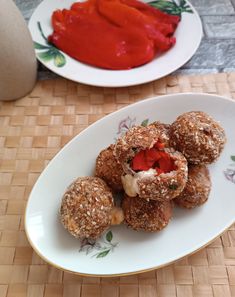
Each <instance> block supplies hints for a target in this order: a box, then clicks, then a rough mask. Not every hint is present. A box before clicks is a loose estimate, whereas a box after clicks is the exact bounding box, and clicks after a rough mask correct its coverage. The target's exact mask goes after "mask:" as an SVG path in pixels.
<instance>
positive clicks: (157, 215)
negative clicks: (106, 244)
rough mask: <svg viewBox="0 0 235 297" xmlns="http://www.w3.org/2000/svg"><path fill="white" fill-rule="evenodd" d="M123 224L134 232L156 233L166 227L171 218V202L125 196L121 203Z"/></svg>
mask: <svg viewBox="0 0 235 297" xmlns="http://www.w3.org/2000/svg"><path fill="white" fill-rule="evenodd" d="M122 209H123V212H124V220H125V223H126V224H127V225H128V226H130V227H131V228H132V229H134V230H137V231H139V230H142V231H149V232H156V231H160V230H162V229H163V228H164V227H166V226H167V224H168V223H169V221H170V219H171V217H172V209H173V203H172V202H168V201H165V202H159V201H153V200H149V201H147V200H145V199H142V198H139V197H135V198H132V197H129V196H127V195H125V197H124V199H123V202H122Z"/></svg>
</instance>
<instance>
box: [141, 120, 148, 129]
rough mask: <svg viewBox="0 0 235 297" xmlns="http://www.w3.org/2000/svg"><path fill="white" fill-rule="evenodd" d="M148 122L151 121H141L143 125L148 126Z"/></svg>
mask: <svg viewBox="0 0 235 297" xmlns="http://www.w3.org/2000/svg"><path fill="white" fill-rule="evenodd" d="M148 122H149V119H145V120H143V122H142V123H141V126H143V127H146V126H148Z"/></svg>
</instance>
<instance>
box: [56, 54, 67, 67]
mask: <svg viewBox="0 0 235 297" xmlns="http://www.w3.org/2000/svg"><path fill="white" fill-rule="evenodd" d="M54 64H55V66H57V67H63V66H64V65H65V64H66V59H65V56H64V55H63V54H61V53H60V52H59V51H58V52H57V53H56V55H55V58H54Z"/></svg>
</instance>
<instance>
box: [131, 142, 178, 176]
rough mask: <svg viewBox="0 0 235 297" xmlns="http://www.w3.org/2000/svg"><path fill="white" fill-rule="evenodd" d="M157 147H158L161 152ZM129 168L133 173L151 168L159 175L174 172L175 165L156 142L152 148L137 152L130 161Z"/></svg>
mask: <svg viewBox="0 0 235 297" xmlns="http://www.w3.org/2000/svg"><path fill="white" fill-rule="evenodd" d="M157 146H160V147H161V150H159V149H158V148H157ZM131 168H132V169H133V170H135V171H147V170H149V169H150V168H153V169H155V170H156V172H157V174H161V173H168V172H171V171H172V170H175V165H174V161H173V160H172V159H171V158H170V156H169V155H168V154H167V153H166V152H164V151H163V150H162V144H161V143H160V142H157V143H156V144H155V145H154V147H153V148H151V149H146V150H141V151H139V152H138V153H137V154H136V155H135V156H134V158H133V159H132V162H131Z"/></svg>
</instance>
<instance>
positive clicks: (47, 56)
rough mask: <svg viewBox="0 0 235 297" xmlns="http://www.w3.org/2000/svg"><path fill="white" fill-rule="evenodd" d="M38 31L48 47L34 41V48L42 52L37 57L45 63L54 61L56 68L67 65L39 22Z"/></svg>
mask: <svg viewBox="0 0 235 297" xmlns="http://www.w3.org/2000/svg"><path fill="white" fill-rule="evenodd" d="M37 26H38V30H39V31H40V33H41V36H42V38H43V39H44V40H45V43H46V45H43V44H41V43H38V42H35V41H34V48H35V49H36V50H40V52H39V53H37V56H38V57H39V58H40V59H42V60H43V61H44V62H49V61H52V60H53V61H54V65H55V66H56V67H63V66H64V65H65V64H66V58H65V56H64V55H63V54H62V53H61V52H60V51H59V50H58V49H57V48H56V47H54V46H53V45H52V44H50V43H49V42H48V40H47V38H46V36H45V35H44V33H43V30H42V26H41V24H40V22H37Z"/></svg>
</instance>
